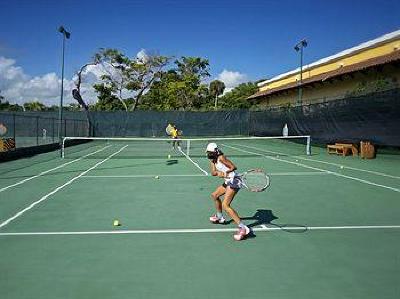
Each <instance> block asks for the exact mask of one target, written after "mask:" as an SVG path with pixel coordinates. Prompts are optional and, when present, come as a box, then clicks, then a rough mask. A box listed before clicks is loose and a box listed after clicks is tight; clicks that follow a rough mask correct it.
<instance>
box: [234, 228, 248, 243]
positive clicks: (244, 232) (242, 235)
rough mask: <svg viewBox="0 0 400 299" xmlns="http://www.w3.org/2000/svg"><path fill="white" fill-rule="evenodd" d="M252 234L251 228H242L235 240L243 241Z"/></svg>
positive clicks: (235, 235)
mask: <svg viewBox="0 0 400 299" xmlns="http://www.w3.org/2000/svg"><path fill="white" fill-rule="evenodd" d="M250 232H251V230H250V228H249V227H248V226H245V227H241V228H239V230H238V231H237V233H236V234H234V235H233V238H234V239H235V240H236V241H240V240H243V239H245V238H246V236H247V235H248V234H250Z"/></svg>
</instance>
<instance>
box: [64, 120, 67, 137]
mask: <svg viewBox="0 0 400 299" xmlns="http://www.w3.org/2000/svg"><path fill="white" fill-rule="evenodd" d="M64 137H67V119H66V118H64Z"/></svg>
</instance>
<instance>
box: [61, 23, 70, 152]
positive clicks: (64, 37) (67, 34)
mask: <svg viewBox="0 0 400 299" xmlns="http://www.w3.org/2000/svg"><path fill="white" fill-rule="evenodd" d="M58 32H60V33H61V34H62V35H63V42H62V64H61V65H62V66H61V92H60V107H59V109H58V141H59V144H60V154H61V155H62V139H63V136H62V135H63V134H62V123H63V99H64V56H65V55H64V53H65V40H66V39H69V37H70V36H71V33H69V32H68V31H66V30H65V29H64V27H63V26H60V28H58Z"/></svg>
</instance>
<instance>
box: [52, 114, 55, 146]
mask: <svg viewBox="0 0 400 299" xmlns="http://www.w3.org/2000/svg"><path fill="white" fill-rule="evenodd" d="M52 120H53V121H52V122H51V136H52V138H53V139H52V140H53V143H54V122H55V120H56V119H55V118H52Z"/></svg>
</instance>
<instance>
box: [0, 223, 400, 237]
mask: <svg viewBox="0 0 400 299" xmlns="http://www.w3.org/2000/svg"><path fill="white" fill-rule="evenodd" d="M369 229H400V225H348V226H293V227H291V226H285V227H276V226H274V227H267V226H266V225H262V226H260V227H254V228H252V230H253V231H255V232H272V231H287V230H299V231H332V230H369ZM235 231H237V228H188V229H154V230H146V229H143V230H111V231H65V232H62V231H59V232H19V233H0V237H1V236H49V235H50V236H51V235H55V236H62V235H150V234H196V233H226V232H235Z"/></svg>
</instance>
